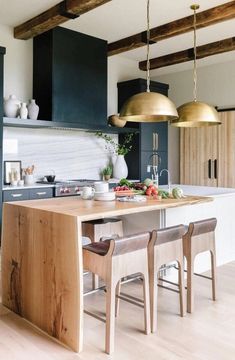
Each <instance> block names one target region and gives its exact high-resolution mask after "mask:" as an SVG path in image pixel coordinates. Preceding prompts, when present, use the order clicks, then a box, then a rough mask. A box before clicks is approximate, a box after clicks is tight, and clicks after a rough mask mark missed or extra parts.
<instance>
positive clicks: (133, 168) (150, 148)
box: [118, 79, 169, 184]
mask: <svg viewBox="0 0 235 360" xmlns="http://www.w3.org/2000/svg"><path fill="white" fill-rule="evenodd" d="M168 88H169V85H167V84H163V83H159V82H156V81H151V82H150V90H151V91H152V92H158V93H161V94H163V95H166V96H167V95H168ZM144 91H146V80H144V79H134V80H129V81H124V82H120V83H118V108H119V110H120V109H121V107H122V105H123V104H124V102H125V101H126V100H127V99H128V98H129V97H131V96H133V95H135V94H138V93H140V92H144ZM126 126H127V127H128V126H130V127H132V128H136V129H138V130H139V133H138V134H137V135H135V138H134V140H133V144H132V145H133V150H132V151H131V152H130V153H129V154H127V155H126V157H125V159H126V162H127V165H128V178H129V179H140V180H141V181H143V180H144V179H145V178H147V177H151V174H150V173H148V172H147V166H148V165H151V164H152V161H151V155H152V154H153V152H157V153H158V154H159V156H160V158H161V162H160V163H159V164H158V172H159V173H160V171H161V169H165V168H167V167H168V123H167V122H166V121H165V122H157V123H133V122H129V123H127V125H126ZM123 136H124V135H122V134H120V135H119V138H120V140H121V141H122V138H123ZM159 183H160V184H166V183H167V174H166V172H164V173H163V175H162V176H161V177H160V178H159Z"/></svg>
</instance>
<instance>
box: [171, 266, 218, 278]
mask: <svg viewBox="0 0 235 360" xmlns="http://www.w3.org/2000/svg"><path fill="white" fill-rule="evenodd" d="M174 268H175V269H176V270H179V268H178V266H176V265H174ZM184 272H187V270H184ZM193 275H196V276H199V277H202V278H204V279H208V280H213V279H212V277H211V276H206V275H202V274H198V273H195V272H194V273H193Z"/></svg>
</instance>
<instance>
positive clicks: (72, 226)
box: [2, 196, 212, 352]
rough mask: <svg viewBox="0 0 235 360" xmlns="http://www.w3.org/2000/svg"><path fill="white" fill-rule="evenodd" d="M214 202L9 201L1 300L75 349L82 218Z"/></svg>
mask: <svg viewBox="0 0 235 360" xmlns="http://www.w3.org/2000/svg"><path fill="white" fill-rule="evenodd" d="M208 201H212V198H209V197H197V196H188V197H185V198H183V199H166V200H162V201H156V200H147V201H146V202H145V203H123V202H122V203H120V202H116V201H113V202H99V201H91V200H88V201H84V200H82V199H79V198H78V197H70V198H59V199H58V198H55V199H43V200H34V201H19V202H11V203H5V204H4V207H3V228H2V279H3V280H2V282H3V283H2V291H3V300H2V302H3V305H5V306H6V307H7V308H9V309H10V310H12V311H14V312H15V313H17V314H19V315H20V316H22V317H24V318H25V319H27V320H28V321H30V322H31V323H33V324H34V325H36V326H37V327H39V328H40V329H41V330H43V331H44V332H46V333H47V334H49V335H50V336H52V337H54V338H55V339H57V340H58V341H60V342H61V343H62V344H64V345H66V346H68V347H70V348H71V349H73V350H74V351H77V352H80V351H81V350H82V344H83V265H82V241H81V235H82V232H81V225H82V222H83V221H86V220H94V219H99V218H105V217H110V216H119V215H129V214H134V213H140V212H147V211H154V210H162V209H167V208H172V207H178V206H183V205H189V204H192V205H193V204H198V203H201V202H208Z"/></svg>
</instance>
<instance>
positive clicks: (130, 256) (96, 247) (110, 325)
mask: <svg viewBox="0 0 235 360" xmlns="http://www.w3.org/2000/svg"><path fill="white" fill-rule="evenodd" d="M149 240H150V233H149V232H145V233H140V234H136V235H131V236H127V237H123V238H118V239H111V240H105V241H102V242H94V243H91V244H88V245H86V246H84V247H83V263H84V268H85V269H87V270H88V271H91V272H93V273H94V274H97V275H98V276H99V277H101V278H102V279H103V280H104V282H105V284H106V321H105V322H106V336H105V351H106V353H108V354H110V353H112V352H113V350H114V325H115V307H116V306H117V305H118V304H117V301H116V298H117V297H116V295H117V296H118V292H119V287H120V281H121V278H123V277H127V276H130V275H133V274H136V273H140V274H141V275H142V277H143V290H144V319H145V333H146V334H149V333H150V309H149V279H148V251H147V246H148V243H149ZM85 312H86V313H87V314H88V315H92V316H94V317H95V318H97V319H99V320H101V321H104V319H103V318H100V317H99V316H98V315H95V314H92V313H90V312H87V311H85Z"/></svg>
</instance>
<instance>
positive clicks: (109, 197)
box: [94, 191, 115, 201]
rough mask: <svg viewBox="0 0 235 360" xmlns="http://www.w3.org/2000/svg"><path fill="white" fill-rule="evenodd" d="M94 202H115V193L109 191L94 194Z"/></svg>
mask: <svg viewBox="0 0 235 360" xmlns="http://www.w3.org/2000/svg"><path fill="white" fill-rule="evenodd" d="M94 200H99V201H113V200H115V192H114V191H109V192H105V193H97V192H96V193H95V195H94Z"/></svg>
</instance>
